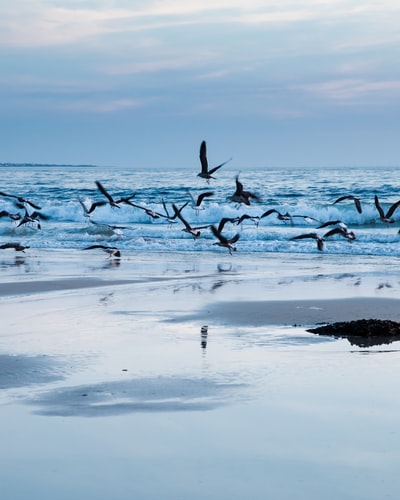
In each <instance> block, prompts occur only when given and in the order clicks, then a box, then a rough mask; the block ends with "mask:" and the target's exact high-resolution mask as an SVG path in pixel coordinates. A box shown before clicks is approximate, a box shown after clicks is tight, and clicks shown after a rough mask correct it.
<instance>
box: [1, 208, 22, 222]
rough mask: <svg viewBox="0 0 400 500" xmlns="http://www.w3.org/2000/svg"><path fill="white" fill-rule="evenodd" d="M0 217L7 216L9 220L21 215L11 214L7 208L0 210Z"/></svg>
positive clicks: (16, 218)
mask: <svg viewBox="0 0 400 500" xmlns="http://www.w3.org/2000/svg"><path fill="white" fill-rule="evenodd" d="M2 217H9V218H10V219H11V220H20V219H21V217H22V215H21V214H20V213H15V214H12V213H10V212H8V211H7V210H2V211H1V212H0V218H2Z"/></svg>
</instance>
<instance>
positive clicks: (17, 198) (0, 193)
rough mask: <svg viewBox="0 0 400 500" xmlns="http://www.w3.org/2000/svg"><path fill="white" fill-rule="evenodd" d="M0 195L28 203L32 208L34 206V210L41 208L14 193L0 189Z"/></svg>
mask: <svg viewBox="0 0 400 500" xmlns="http://www.w3.org/2000/svg"><path fill="white" fill-rule="evenodd" d="M0 196H5V197H7V198H15V199H16V200H17V201H18V202H19V203H22V204H23V205H25V204H26V205H29V206H31V207H32V208H36V210H41V207H39V206H38V205H36V204H35V203H33V202H32V201H29V200H27V199H26V198H22V196H16V195H14V194H7V193H3V192H1V191H0Z"/></svg>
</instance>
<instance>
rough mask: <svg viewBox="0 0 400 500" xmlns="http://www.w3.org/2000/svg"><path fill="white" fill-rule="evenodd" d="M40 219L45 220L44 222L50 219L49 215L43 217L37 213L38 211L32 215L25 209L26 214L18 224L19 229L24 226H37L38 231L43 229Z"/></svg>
mask: <svg viewBox="0 0 400 500" xmlns="http://www.w3.org/2000/svg"><path fill="white" fill-rule="evenodd" d="M39 219H43V220H46V219H48V217H47V215H43V214H41V213H39V212H37V211H36V210H35V211H33V212H32V213H29V212H28V210H27V209H26V208H25V214H24V216H23V217H21V218H20V219H18V220H19V222H18V224H17V227H20V226H23V225H24V224H31V223H32V224H36V227H37V228H38V229H41V228H42V226H41V224H40V220H39Z"/></svg>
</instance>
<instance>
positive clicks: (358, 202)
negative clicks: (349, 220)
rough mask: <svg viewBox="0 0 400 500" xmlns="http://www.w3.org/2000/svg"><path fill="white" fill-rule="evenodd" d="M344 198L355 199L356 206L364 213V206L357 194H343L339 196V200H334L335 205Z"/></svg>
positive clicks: (359, 211) (358, 210)
mask: <svg viewBox="0 0 400 500" xmlns="http://www.w3.org/2000/svg"><path fill="white" fill-rule="evenodd" d="M343 200H353V201H354V204H355V206H356V209H357V212H358V213H359V214H361V213H362V207H361V201H360V198H357V196H353V195H352V194H349V195H345V196H341V197H340V198H338V199H337V200H335V201H334V202H333V205H335V204H336V203H339V202H341V201H343Z"/></svg>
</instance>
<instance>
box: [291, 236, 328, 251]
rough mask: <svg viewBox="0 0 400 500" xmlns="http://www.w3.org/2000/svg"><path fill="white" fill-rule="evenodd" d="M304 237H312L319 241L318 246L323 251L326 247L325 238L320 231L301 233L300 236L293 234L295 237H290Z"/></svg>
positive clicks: (297, 238) (299, 238)
mask: <svg viewBox="0 0 400 500" xmlns="http://www.w3.org/2000/svg"><path fill="white" fill-rule="evenodd" d="M304 238H312V239H314V240H316V241H317V246H318V250H319V251H320V252H322V250H323V249H324V239H323V238H322V236H320V235H319V234H318V233H306V234H299V235H298V236H293V238H290V239H291V240H301V239H304Z"/></svg>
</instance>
